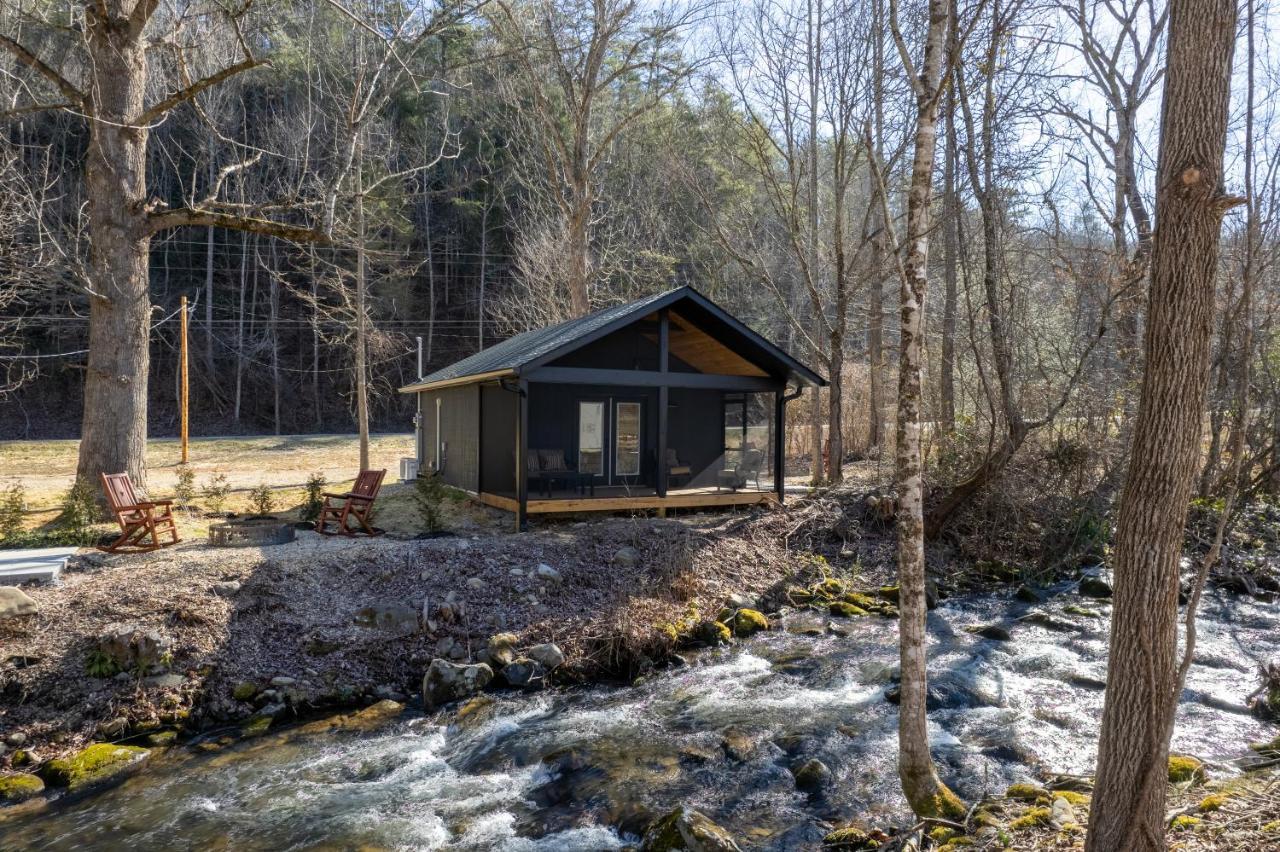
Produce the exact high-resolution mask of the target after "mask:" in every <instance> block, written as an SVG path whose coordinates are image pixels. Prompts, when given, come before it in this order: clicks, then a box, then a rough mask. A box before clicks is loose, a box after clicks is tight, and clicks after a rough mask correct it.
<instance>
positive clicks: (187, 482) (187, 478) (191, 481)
mask: <svg viewBox="0 0 1280 852" xmlns="http://www.w3.org/2000/svg"><path fill="white" fill-rule="evenodd" d="M173 496H174V498H175V499H176V501H177V503H178V505H179V506H182V507H183V508H186V507H187V506H190V505H191V501H192V500H194V499H195V496H196V472H195V471H194V470H192V469H191V467H190V466H189V465H185V464H180V465H178V482H177V484H176V485H174V486H173Z"/></svg>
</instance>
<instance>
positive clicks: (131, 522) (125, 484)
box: [100, 473, 182, 553]
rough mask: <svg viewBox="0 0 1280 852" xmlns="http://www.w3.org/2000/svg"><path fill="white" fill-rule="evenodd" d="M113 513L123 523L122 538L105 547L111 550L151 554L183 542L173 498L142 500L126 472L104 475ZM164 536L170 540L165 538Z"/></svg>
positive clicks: (121, 524)
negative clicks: (179, 536)
mask: <svg viewBox="0 0 1280 852" xmlns="http://www.w3.org/2000/svg"><path fill="white" fill-rule="evenodd" d="M102 490H103V491H105V492H106V495H107V503H108V505H110V507H111V513H112V514H114V515H115V516H116V522H117V523H119V524H120V537H119V538H117V539H116V540H115V541H113V542H111V543H110V544H108V545H106V546H105V547H102V548H100V549H101V550H105V551H107V552H108V553H150V552H151V551H153V550H159V549H160V548H162V547H168V546H169V545H171V544H177V543H178V542H180V541H182V539H180V538H178V526H177V524H176V523H175V522H174V519H173V501H172V500H143V499H142V498H140V497H139V496H138V492H137V489H135V488H134V487H133V479H131V478H130V476H129V474H127V473H104V474H102ZM161 537H164V538H166V539H168V540H167V541H162V540H161Z"/></svg>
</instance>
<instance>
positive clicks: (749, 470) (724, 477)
mask: <svg viewBox="0 0 1280 852" xmlns="http://www.w3.org/2000/svg"><path fill="white" fill-rule="evenodd" d="M763 464H764V453H762V452H761V451H760V450H743V452H742V460H741V461H739V462H738V464H737V465H736V466H735V467H734V468H733V470H722V471H720V472H718V473H717V474H716V490H717V491H719V490H720V489H721V488H728V489H729V490H730V491H737V490H738V489H739V488H744V487H746V484H747V483H748V482H750V481H752V480H754V481H755V484H756V490H757V491H759V490H760V468H761V466H762V465H763Z"/></svg>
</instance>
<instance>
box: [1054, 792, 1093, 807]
mask: <svg viewBox="0 0 1280 852" xmlns="http://www.w3.org/2000/svg"><path fill="white" fill-rule="evenodd" d="M1053 797H1054V798H1055V799H1065V800H1066V802H1067V804H1068V805H1071V806H1072V807H1075V806H1077V805H1088V804H1089V801H1090V799H1089V796H1087V795H1085V794H1084V793H1077V792H1076V791H1074V790H1055V791H1054V792H1053Z"/></svg>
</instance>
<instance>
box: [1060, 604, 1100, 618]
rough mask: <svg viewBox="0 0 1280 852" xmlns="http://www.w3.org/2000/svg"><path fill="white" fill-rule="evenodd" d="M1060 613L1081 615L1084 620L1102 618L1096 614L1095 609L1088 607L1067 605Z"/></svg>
mask: <svg viewBox="0 0 1280 852" xmlns="http://www.w3.org/2000/svg"><path fill="white" fill-rule="evenodd" d="M1062 611H1063V612H1065V613H1066V614H1067V615H1081V616H1084V617H1085V618H1101V617H1102V613H1100V612H1098V611H1097V610H1096V609H1089V608H1088V607H1084V606H1079V605H1077V604H1067V605H1066V606H1064V607H1063V608H1062Z"/></svg>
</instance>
